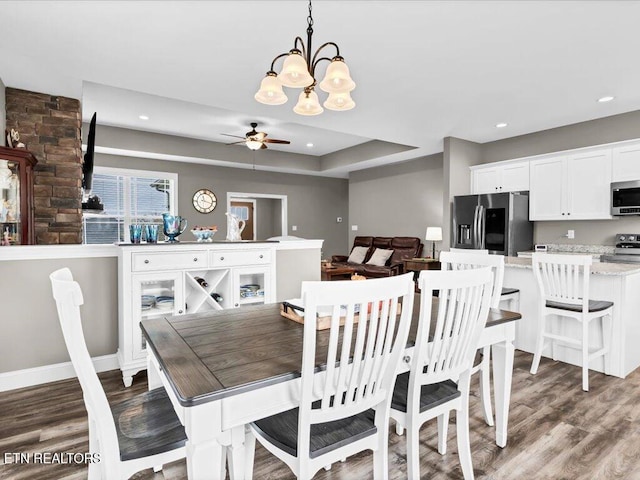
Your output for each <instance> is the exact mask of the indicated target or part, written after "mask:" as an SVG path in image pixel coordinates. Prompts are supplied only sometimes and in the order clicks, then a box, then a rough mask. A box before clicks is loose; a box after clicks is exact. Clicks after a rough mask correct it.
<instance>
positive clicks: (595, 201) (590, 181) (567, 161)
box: [529, 148, 611, 221]
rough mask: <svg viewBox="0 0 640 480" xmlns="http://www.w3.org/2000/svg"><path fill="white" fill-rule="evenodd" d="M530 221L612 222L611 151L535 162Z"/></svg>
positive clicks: (594, 151) (532, 168)
mask: <svg viewBox="0 0 640 480" xmlns="http://www.w3.org/2000/svg"><path fill="white" fill-rule="evenodd" d="M530 172H531V184H530V189H529V219H530V220H532V221H539V220H601V219H610V218H611V214H610V200H609V190H610V184H611V149H608V148H605V149H598V150H590V151H589V150H587V151H580V152H576V153H569V154H566V155H561V156H553V157H547V158H543V159H538V160H532V161H531V164H530Z"/></svg>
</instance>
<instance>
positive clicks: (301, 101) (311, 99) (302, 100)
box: [293, 90, 324, 116]
mask: <svg viewBox="0 0 640 480" xmlns="http://www.w3.org/2000/svg"><path fill="white" fill-rule="evenodd" d="M293 111H294V112H296V113H297V114H298V115H309V116H311V115H320V114H321V113H322V112H324V108H322V107H321V106H320V101H319V100H318V94H317V93H316V92H314V91H313V90H311V91H310V92H306V91H303V92H301V93H300V96H299V97H298V103H297V104H296V106H295V107H293Z"/></svg>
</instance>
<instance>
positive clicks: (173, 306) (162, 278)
mask: <svg viewBox="0 0 640 480" xmlns="http://www.w3.org/2000/svg"><path fill="white" fill-rule="evenodd" d="M183 278H184V277H183V274H182V272H167V273H150V274H145V275H134V276H133V284H132V286H133V288H132V301H131V305H132V309H133V312H132V315H133V322H132V328H133V331H132V332H131V338H132V340H133V357H134V358H143V357H145V356H146V342H145V339H144V336H143V335H142V332H141V330H140V322H141V321H142V320H146V319H150V318H154V317H163V316H173V315H182V314H184V313H185V305H184V280H183Z"/></svg>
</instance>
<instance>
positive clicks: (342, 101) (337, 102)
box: [323, 92, 356, 112]
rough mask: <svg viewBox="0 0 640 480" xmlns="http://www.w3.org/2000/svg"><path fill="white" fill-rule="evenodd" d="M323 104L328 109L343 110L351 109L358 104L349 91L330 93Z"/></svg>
mask: <svg viewBox="0 0 640 480" xmlns="http://www.w3.org/2000/svg"><path fill="white" fill-rule="evenodd" d="M323 105H324V108H326V109H329V110H334V111H339V112H341V111H344V110H351V109H352V108H353V107H355V106H356V102H354V101H353V99H352V98H351V95H350V94H349V92H345V93H330V94H329V97H328V98H327V99H326V100H325V102H324V103H323Z"/></svg>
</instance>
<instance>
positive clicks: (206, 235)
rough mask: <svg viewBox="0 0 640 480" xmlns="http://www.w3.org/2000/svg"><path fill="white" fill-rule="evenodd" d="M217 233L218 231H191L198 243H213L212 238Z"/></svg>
mask: <svg viewBox="0 0 640 480" xmlns="http://www.w3.org/2000/svg"><path fill="white" fill-rule="evenodd" d="M216 232H217V230H191V233H193V236H194V237H196V238H197V239H198V242H213V240H212V239H211V237H213V236H214V235H215V233H216Z"/></svg>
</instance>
